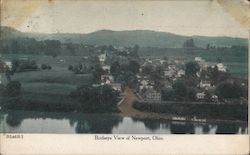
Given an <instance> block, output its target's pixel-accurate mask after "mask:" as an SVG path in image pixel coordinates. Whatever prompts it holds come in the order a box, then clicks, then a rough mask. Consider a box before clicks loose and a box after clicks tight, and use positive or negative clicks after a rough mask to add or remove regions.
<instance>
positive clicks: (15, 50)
mask: <svg viewBox="0 0 250 155" xmlns="http://www.w3.org/2000/svg"><path fill="white" fill-rule="evenodd" d="M0 51H1V53H5V54H46V55H49V56H53V57H56V56H57V55H58V54H60V52H61V42H60V41H58V40H44V41H37V40H35V39H31V38H17V39H12V40H2V42H1V44H0Z"/></svg>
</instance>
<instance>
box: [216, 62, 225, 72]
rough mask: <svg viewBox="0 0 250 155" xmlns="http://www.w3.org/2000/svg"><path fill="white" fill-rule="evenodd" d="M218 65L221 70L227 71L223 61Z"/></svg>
mask: <svg viewBox="0 0 250 155" xmlns="http://www.w3.org/2000/svg"><path fill="white" fill-rule="evenodd" d="M216 66H217V68H218V70H219V71H222V72H226V67H225V66H224V65H223V63H218V64H217V65H216Z"/></svg>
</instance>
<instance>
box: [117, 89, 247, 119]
mask: <svg viewBox="0 0 250 155" xmlns="http://www.w3.org/2000/svg"><path fill="white" fill-rule="evenodd" d="M124 94H125V96H124V99H123V101H122V102H121V103H120V104H119V105H118V109H119V110H120V112H121V115H122V116H128V117H134V118H151V119H163V120H171V121H186V122H204V120H203V121H201V120H199V119H197V120H195V119H185V120H183V119H180V120H178V119H175V118H176V115H173V114H166V113H156V112H148V111H140V110H138V109H135V108H134V107H133V105H134V103H136V102H138V101H140V100H139V99H138V97H137V96H136V95H135V94H134V93H133V91H132V90H131V89H130V88H128V87H126V88H125V91H124ZM205 122H206V123H207V122H208V123H222V122H223V123H246V121H242V120H226V119H206V121H205Z"/></svg>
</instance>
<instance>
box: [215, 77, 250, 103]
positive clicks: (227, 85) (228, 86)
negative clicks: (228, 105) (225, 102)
mask: <svg viewBox="0 0 250 155" xmlns="http://www.w3.org/2000/svg"><path fill="white" fill-rule="evenodd" d="M216 94H217V95H218V96H219V97H220V98H221V99H229V98H236V99H239V98H240V97H244V98H248V89H247V86H245V85H242V84H241V83H238V82H236V81H234V82H231V81H230V82H229V81H224V82H221V83H220V84H218V86H217V87H216Z"/></svg>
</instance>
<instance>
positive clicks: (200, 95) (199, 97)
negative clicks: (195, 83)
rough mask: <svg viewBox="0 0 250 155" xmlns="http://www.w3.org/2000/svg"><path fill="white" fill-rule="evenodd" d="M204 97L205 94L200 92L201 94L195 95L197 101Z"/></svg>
mask: <svg viewBox="0 0 250 155" xmlns="http://www.w3.org/2000/svg"><path fill="white" fill-rule="evenodd" d="M205 96H206V94H205V93H204V92H201V93H196V99H197V100H202V99H204V98H205Z"/></svg>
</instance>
